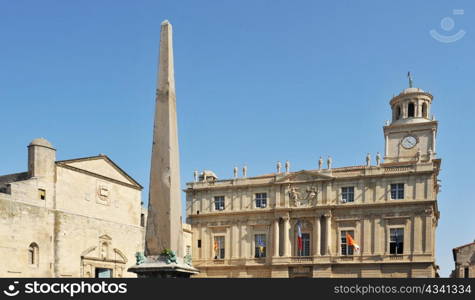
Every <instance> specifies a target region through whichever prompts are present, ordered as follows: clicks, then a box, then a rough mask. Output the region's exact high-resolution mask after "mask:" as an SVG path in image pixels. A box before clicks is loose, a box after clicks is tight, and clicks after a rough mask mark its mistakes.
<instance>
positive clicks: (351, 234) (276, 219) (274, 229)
mask: <svg viewBox="0 0 475 300" xmlns="http://www.w3.org/2000/svg"><path fill="white" fill-rule="evenodd" d="M431 104H432V95H431V94H429V93H427V92H424V91H423V90H421V89H418V88H412V87H410V88H407V89H405V90H404V91H403V92H401V93H400V94H399V95H398V96H395V97H393V98H392V99H391V101H390V106H391V109H392V121H391V122H389V121H388V122H387V124H386V125H385V126H384V128H383V132H384V138H385V153H384V157H382V155H380V154H379V153H378V154H377V155H376V163H372V159H371V157H370V155H369V154H368V157H367V158H366V161H367V163H366V165H363V166H350V167H342V168H333V167H332V158H331V157H328V159H327V161H326V166H324V162H323V159H322V158H320V160H319V162H318V167H317V169H312V170H302V171H298V172H291V171H290V164H289V163H288V162H286V163H285V168H284V170H283V169H282V165H281V163H280V162H279V163H278V164H277V170H276V172H275V173H272V174H267V175H262V176H255V177H247V176H246V175H247V174H246V173H247V170H246V168H243V175H242V176H241V177H239V176H238V174H237V173H238V172H237V169H236V168H235V170H234V178H232V179H226V180H218V179H217V177H216V175H215V174H214V173H213V172H211V171H204V172H203V173H201V175H199V174H197V172H195V182H191V183H187V188H186V190H185V191H186V195H187V199H186V200H187V221H188V222H189V223H190V224H191V230H192V233H193V235H192V253H193V265H194V266H195V267H196V268H198V269H199V270H200V274H199V275H198V276H200V277H435V276H436V272H437V271H436V270H437V266H436V264H435V246H434V245H435V229H436V226H437V221H438V219H439V211H438V207H437V194H438V189H439V185H438V180H437V176H438V174H439V170H440V165H441V160H440V159H438V158H436V134H437V125H438V122H437V121H435V120H434V119H433V118H430V117H429V115H430V107H431ZM383 159H384V160H383Z"/></svg>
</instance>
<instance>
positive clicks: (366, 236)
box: [363, 216, 372, 255]
mask: <svg viewBox="0 0 475 300" xmlns="http://www.w3.org/2000/svg"><path fill="white" fill-rule="evenodd" d="M371 218H372V217H371V216H367V217H365V219H364V220H363V255H371Z"/></svg>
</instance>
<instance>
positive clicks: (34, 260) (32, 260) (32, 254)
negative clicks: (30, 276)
mask: <svg viewBox="0 0 475 300" xmlns="http://www.w3.org/2000/svg"><path fill="white" fill-rule="evenodd" d="M38 262H39V248H38V245H37V244H36V243H31V244H30V246H29V247H28V263H29V264H30V265H36V266H37V265H38Z"/></svg>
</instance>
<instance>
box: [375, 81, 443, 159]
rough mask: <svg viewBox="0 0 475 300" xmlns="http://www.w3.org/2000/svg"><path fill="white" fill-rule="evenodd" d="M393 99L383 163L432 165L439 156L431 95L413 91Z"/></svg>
mask: <svg viewBox="0 0 475 300" xmlns="http://www.w3.org/2000/svg"><path fill="white" fill-rule="evenodd" d="M408 75H409V88H407V89H405V90H404V91H402V92H401V93H400V94H399V95H397V96H395V97H393V98H392V99H391V101H390V102H389V104H390V105H391V110H392V121H391V123H389V124H387V125H386V126H384V138H385V148H384V161H385V163H392V162H417V161H431V160H432V159H433V158H435V154H436V148H435V145H436V135H437V121H435V120H434V118H433V117H432V118H429V115H430V107H431V104H432V98H433V97H432V95H431V94H430V93H428V92H425V91H423V90H421V89H419V88H414V87H412V79H411V78H410V74H408Z"/></svg>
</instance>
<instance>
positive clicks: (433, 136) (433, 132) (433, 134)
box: [432, 129, 436, 155]
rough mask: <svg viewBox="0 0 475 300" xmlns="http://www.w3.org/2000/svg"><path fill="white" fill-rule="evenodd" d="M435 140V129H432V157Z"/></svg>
mask: <svg viewBox="0 0 475 300" xmlns="http://www.w3.org/2000/svg"><path fill="white" fill-rule="evenodd" d="M435 138H436V132H435V129H432V152H434V155H435Z"/></svg>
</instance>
